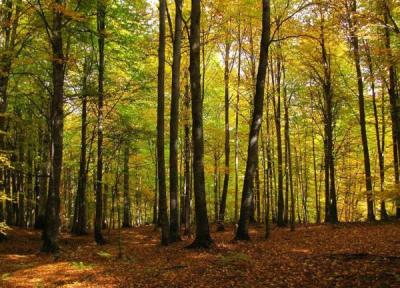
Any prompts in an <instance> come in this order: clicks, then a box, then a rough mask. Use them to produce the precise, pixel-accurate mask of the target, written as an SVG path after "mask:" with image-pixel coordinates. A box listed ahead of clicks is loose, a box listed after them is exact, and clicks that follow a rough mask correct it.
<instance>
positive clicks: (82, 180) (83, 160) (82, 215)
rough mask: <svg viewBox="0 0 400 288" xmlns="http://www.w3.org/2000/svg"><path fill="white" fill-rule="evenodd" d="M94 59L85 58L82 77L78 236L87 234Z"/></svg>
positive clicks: (75, 228) (75, 231) (74, 226)
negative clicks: (89, 113) (90, 82)
mask: <svg viewBox="0 0 400 288" xmlns="http://www.w3.org/2000/svg"><path fill="white" fill-rule="evenodd" d="M91 61H92V59H91V58H90V57H88V56H87V57H85V63H84V67H83V77H82V95H81V97H82V116H81V118H82V122H81V151H80V161H79V175H78V190H77V193H76V199H75V212H74V219H73V223H72V231H71V232H72V233H73V234H76V235H85V234H87V229H86V225H87V223H86V222H87V216H86V214H87V209H86V188H87V155H86V153H87V151H86V150H87V139H86V138H87V126H88V123H87V97H88V95H87V94H88V87H87V86H88V77H89V75H90V73H91V69H92V67H91V66H92V63H91Z"/></svg>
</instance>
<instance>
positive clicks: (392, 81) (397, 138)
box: [382, 0, 400, 219]
mask: <svg viewBox="0 0 400 288" xmlns="http://www.w3.org/2000/svg"><path fill="white" fill-rule="evenodd" d="M382 9H383V19H384V24H385V28H384V34H385V48H386V50H387V53H388V55H387V58H388V60H387V61H388V70H389V87H388V90H389V99H390V106H391V111H390V115H391V120H392V140H393V166H394V177H395V185H396V186H398V185H399V184H400V173H399V164H400V159H399V157H400V151H399V149H400V116H399V113H400V109H399V103H398V100H399V99H398V98H399V95H398V91H397V89H396V88H397V86H396V67H395V65H394V63H393V53H392V44H391V39H390V28H389V25H390V24H389V12H390V7H389V3H388V1H387V0H382ZM396 202H397V203H396V217H397V218H398V219H400V200H397V201H396Z"/></svg>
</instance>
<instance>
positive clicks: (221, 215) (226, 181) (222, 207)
mask: <svg viewBox="0 0 400 288" xmlns="http://www.w3.org/2000/svg"><path fill="white" fill-rule="evenodd" d="M227 37H229V36H227ZM230 48H231V43H230V41H229V39H226V41H225V59H224V62H225V73H224V83H225V167H224V186H223V190H222V197H221V203H220V207H219V219H218V228H217V229H218V231H224V230H225V227H224V220H225V210H226V198H227V196H228V186H229V162H230V161H229V158H230V152H231V149H230V134H229V54H230ZM239 53H240V52H239Z"/></svg>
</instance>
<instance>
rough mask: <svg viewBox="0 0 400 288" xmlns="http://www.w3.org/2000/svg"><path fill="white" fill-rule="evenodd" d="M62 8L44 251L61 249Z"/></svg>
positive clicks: (56, 30)
mask: <svg viewBox="0 0 400 288" xmlns="http://www.w3.org/2000/svg"><path fill="white" fill-rule="evenodd" d="M54 4H55V5H61V6H62V5H64V2H63V1H62V0H55V1H54ZM62 21H63V12H62V9H55V8H54V10H53V27H52V34H51V35H52V36H51V39H49V41H50V44H51V47H52V53H53V55H52V68H53V72H52V82H53V95H51V104H50V105H51V106H50V183H49V192H48V196H47V205H46V217H45V227H44V229H43V234H42V239H43V246H42V251H44V252H52V253H53V252H57V251H58V250H59V245H58V236H59V230H60V225H61V220H60V186H61V169H62V162H63V129H64V76H65V59H64V52H63V38H62V25H63V23H62Z"/></svg>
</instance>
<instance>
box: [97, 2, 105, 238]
mask: <svg viewBox="0 0 400 288" xmlns="http://www.w3.org/2000/svg"><path fill="white" fill-rule="evenodd" d="M105 5H106V4H105V0H97V33H98V43H99V66H98V69H99V75H98V103H97V110H98V111H97V113H98V116H97V117H98V118H97V177H96V216H95V224H94V239H95V241H96V243H97V244H98V245H103V244H105V240H104V237H103V234H102V232H101V227H102V221H103V105H104V45H105V28H106V27H105V17H106V6H105Z"/></svg>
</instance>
